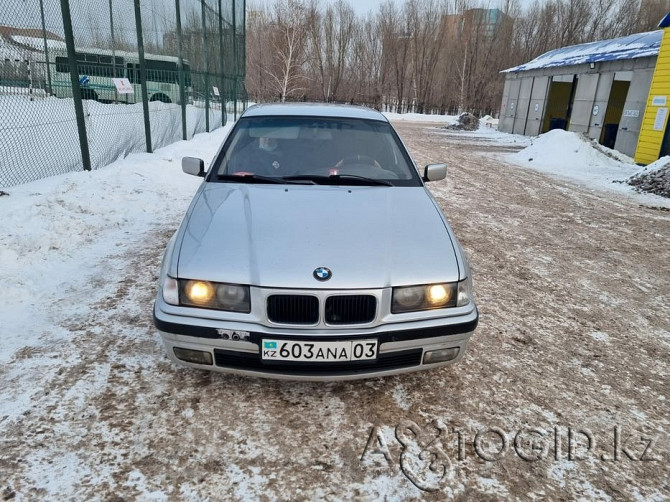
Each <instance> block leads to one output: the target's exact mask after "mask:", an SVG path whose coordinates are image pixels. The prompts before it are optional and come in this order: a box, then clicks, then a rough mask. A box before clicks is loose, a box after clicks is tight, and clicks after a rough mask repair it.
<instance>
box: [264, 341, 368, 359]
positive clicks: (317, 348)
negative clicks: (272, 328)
mask: <svg viewBox="0 0 670 502" xmlns="http://www.w3.org/2000/svg"><path fill="white" fill-rule="evenodd" d="M376 357H377V340H352V341H347V342H311V341H310V342H303V341H300V342H298V341H291V340H272V339H264V340H262V341H261V358H262V359H263V360H266V361H306V362H325V363H335V362H342V361H364V360H369V359H376Z"/></svg>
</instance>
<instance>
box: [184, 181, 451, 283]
mask: <svg viewBox="0 0 670 502" xmlns="http://www.w3.org/2000/svg"><path fill="white" fill-rule="evenodd" d="M184 225H186V226H185V228H182V233H181V246H180V251H179V258H178V276H179V277H180V278H186V279H206V280H211V281H216V282H229V283H236V284H251V285H256V286H264V287H276V288H307V289H352V288H357V289H358V288H383V287H389V286H398V285H412V284H426V283H434V282H451V281H457V280H458V274H459V271H458V264H457V260H456V256H455V252H454V247H453V244H452V241H451V238H450V235H449V232H448V231H447V228H446V226H445V224H444V222H443V221H442V218H441V215H440V214H439V212H438V210H437V208H436V207H435V205H434V203H433V201H432V200H431V198H430V197H429V195H428V193H427V192H426V190H425V189H424V188H423V187H377V186H374V187H367V186H366V187H360V186H352V187H334V186H322V185H307V186H304V185H252V184H238V183H207V184H206V186H205V187H204V188H203V190H202V192H201V193H200V196H199V197H198V198H197V200H196V201H195V202H194V204H193V207H192V211H191V214H190V217H189V218H188V220H186V221H185V222H184ZM317 267H327V268H329V269H330V270H331V271H332V277H331V279H330V280H328V281H325V282H320V281H317V280H316V279H315V278H314V277H313V272H314V269H316V268H317Z"/></svg>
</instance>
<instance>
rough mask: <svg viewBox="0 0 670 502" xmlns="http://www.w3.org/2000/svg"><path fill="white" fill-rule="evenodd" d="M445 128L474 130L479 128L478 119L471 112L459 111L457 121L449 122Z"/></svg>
mask: <svg viewBox="0 0 670 502" xmlns="http://www.w3.org/2000/svg"><path fill="white" fill-rule="evenodd" d="M446 128H447V129H454V130H458V131H476V130H477V129H479V119H478V118H477V117H475V116H474V115H473V114H472V113H467V112H466V113H461V115H460V116H459V117H458V121H457V122H456V123H455V124H449V125H448V126H446Z"/></svg>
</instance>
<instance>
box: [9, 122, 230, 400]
mask: <svg viewBox="0 0 670 502" xmlns="http://www.w3.org/2000/svg"><path fill="white" fill-rule="evenodd" d="M230 128H231V126H226V127H225V128H220V129H217V130H216V131H214V132H212V133H209V134H202V135H198V136H196V137H195V138H194V139H193V140H191V141H180V142H177V143H175V144H173V145H170V146H168V147H166V148H163V149H161V150H158V151H157V152H156V153H154V154H147V153H140V154H133V155H131V156H129V157H128V158H126V159H124V160H121V161H119V162H116V163H114V164H112V165H110V166H107V167H105V168H103V169H99V170H97V171H92V172H88V173H87V172H76V173H69V174H64V175H61V176H56V177H52V178H48V179H44V180H40V181H36V182H33V183H28V184H25V185H21V186H18V187H15V188H12V189H5V192H9V194H8V195H2V196H0V214H2V218H0V235H2V239H0V277H2V285H3V301H2V303H1V304H0V319H2V321H1V322H2V330H1V331H2V343H1V344H0V363H6V362H8V361H10V360H11V359H12V357H14V353H15V352H16V351H17V350H18V349H20V348H22V347H26V346H28V347H29V346H31V345H32V346H34V345H44V344H58V343H63V342H66V341H67V340H68V338H69V337H70V336H71V334H70V333H69V332H67V331H64V330H63V331H62V332H58V330H56V329H55V328H54V329H50V330H49V339H42V337H43V333H44V329H45V328H44V327H45V326H50V327H54V326H58V325H59V322H60V321H62V320H63V319H64V318H67V317H68V316H72V315H74V314H76V313H77V312H78V311H79V310H81V309H85V308H87V306H88V305H90V304H92V303H93V302H94V301H95V299H96V298H100V297H103V296H104V295H109V294H110V293H112V292H114V290H115V288H117V287H118V284H117V283H116V275H117V271H119V270H122V269H123V266H124V264H123V263H119V262H118V256H120V255H122V254H123V252H124V251H127V249H129V248H131V247H133V246H137V243H138V239H143V238H146V237H147V236H150V234H151V232H153V231H157V230H159V229H166V228H167V229H170V230H172V229H174V224H175V222H176V221H179V218H180V217H181V216H182V215H183V214H184V213H185V211H186V208H187V207H188V204H189V202H190V200H191V198H192V196H193V194H194V192H195V190H196V189H197V187H198V186H199V184H200V183H201V181H202V179H201V178H197V177H195V176H188V175H186V174H184V173H183V172H182V171H181V158H182V157H184V156H193V157H200V158H203V159H204V160H205V162H206V164H209V162H210V161H211V159H212V158H213V157H214V155H215V153H216V150H217V149H218V147H219V146H220V145H221V143H222V142H223V140H224V139H225V136H226V134H227V133H228V131H229V130H230ZM101 270H104V271H105V273H104V274H103V275H106V276H107V279H108V280H106V281H100V280H97V281H91V278H92V277H94V276H95V275H96V274H97V275H98V276H99V275H100V271H101ZM0 404H2V402H1V400H0ZM2 407H3V408H4V409H6V407H4V405H3V406H2Z"/></svg>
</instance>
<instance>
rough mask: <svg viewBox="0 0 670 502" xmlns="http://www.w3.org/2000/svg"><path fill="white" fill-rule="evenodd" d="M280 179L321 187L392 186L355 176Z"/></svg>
mask: <svg viewBox="0 0 670 502" xmlns="http://www.w3.org/2000/svg"><path fill="white" fill-rule="evenodd" d="M282 179H284V180H287V181H298V180H310V181H314V182H316V183H319V184H323V185H340V184H352V183H346V182H354V183H353V184H354V185H356V184H357V185H376V186H387V187H391V186H393V185H392V184H391V183H389V182H388V181H385V180H376V179H374V178H366V177H365V176H356V175H355V174H331V175H330V176H322V175H317V174H299V175H296V176H284V177H283V178H282ZM342 182H345V183H342Z"/></svg>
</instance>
